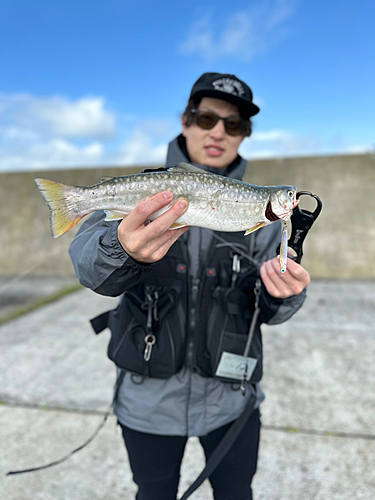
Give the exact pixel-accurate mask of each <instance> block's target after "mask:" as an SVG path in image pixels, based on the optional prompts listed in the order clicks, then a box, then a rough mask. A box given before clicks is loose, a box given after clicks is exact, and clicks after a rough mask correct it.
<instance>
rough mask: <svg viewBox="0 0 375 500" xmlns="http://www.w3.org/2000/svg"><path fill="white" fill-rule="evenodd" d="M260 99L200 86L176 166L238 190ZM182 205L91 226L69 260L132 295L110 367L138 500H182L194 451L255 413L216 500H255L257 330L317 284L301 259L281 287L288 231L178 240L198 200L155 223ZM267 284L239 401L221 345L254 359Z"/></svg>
mask: <svg viewBox="0 0 375 500" xmlns="http://www.w3.org/2000/svg"><path fill="white" fill-rule="evenodd" d="M252 98H253V96H252V92H251V89H250V88H249V87H248V86H247V85H246V84H245V83H244V82H243V81H241V80H239V79H238V78H237V77H236V76H234V75H227V74H218V73H205V74H204V75H202V76H201V77H200V78H199V79H198V80H197V82H196V83H195V84H194V86H193V89H192V91H191V94H190V99H189V103H188V106H187V108H186V110H185V112H184V114H183V117H182V134H181V135H180V136H179V137H178V138H176V139H175V140H174V141H172V142H171V143H170V145H169V149H168V156H167V161H166V165H167V166H174V165H176V164H177V163H179V162H181V161H184V162H188V163H190V164H193V165H195V166H199V167H200V168H202V169H204V170H206V171H209V172H213V173H215V174H218V175H224V176H228V177H231V178H235V179H241V178H242V176H243V174H244V171H245V168H246V161H245V160H244V159H242V158H241V157H240V156H239V155H238V148H239V146H240V144H241V143H242V141H243V140H244V138H245V137H247V136H249V135H250V134H251V121H250V117H252V116H254V115H255V114H257V113H258V111H259V108H258V107H257V106H256V105H255V104H254V103H253V101H252ZM172 197H173V195H172V193H171V192H168V191H167V192H163V193H157V194H155V195H154V196H152V197H151V198H149V199H147V200H146V201H144V202H143V203H141V204H140V205H138V206H137V207H136V208H135V209H134V210H133V211H132V212H131V213H130V214H129V215H128V216H127V217H126V218H125V219H123V220H122V221H121V223H118V222H115V223H113V222H112V223H111V222H105V221H104V214H103V213H102V212H98V213H96V214H94V215H93V216H92V217H91V218H90V219H89V220H88V221H87V222H86V223H85V224H84V225H83V226H82V228H81V230H80V232H79V233H78V235H77V237H76V238H75V240H74V241H73V243H72V246H71V250H70V252H71V257H72V260H73V264H74V267H75V270H76V273H77V276H78V278H79V280H80V282H81V283H82V284H83V285H85V286H87V287H88V288H90V289H92V290H94V291H96V292H97V293H100V294H103V295H111V296H117V295H121V294H123V293H124V292H126V293H125V295H124V296H123V298H122V300H121V303H120V306H119V308H118V310H117V311H116V312H115V313H114V314H112V315H111V320H110V326H111V330H112V340H111V344H110V346H109V355H110V357H111V359H113V360H115V362H116V364H117V365H118V366H119V367H121V368H122V370H119V379H118V387H117V390H116V393H117V394H116V396H117V397H116V402H115V405H114V411H115V413H116V415H117V417H118V421H119V424H120V425H121V427H122V432H123V437H124V440H125V444H126V448H127V451H128V454H129V461H130V466H131V468H132V471H133V477H134V481H135V482H136V484H137V485H138V488H139V489H138V493H137V497H136V499H137V500H175V499H176V495H177V489H178V482H179V471H180V464H181V460H182V456H183V452H184V448H185V444H186V441H187V438H188V437H189V436H199V439H200V442H201V444H202V446H203V448H204V452H205V455H206V459H208V458H209V457H210V456H211V454H212V453H213V451H214V449H215V448H216V446H217V445H218V443H219V442H220V440H221V439H222V437H223V436H224V434H225V433H226V431H227V430H228V429H229V428H230V426H231V424H232V423H233V422H234V421H236V420H237V419H238V418H239V417H240V415H241V414H242V413H243V412H244V410H245V408H249V407H251V410H252V413H251V415H250V417H249V419H248V421H247V422H246V425H245V426H244V428H243V429H242V431H241V434H240V436H239V437H238V439H236V441H235V442H234V444H233V445H232V447H231V449H230V451H229V452H228V453H227V454H226V455H225V457H224V458H223V459H222V461H221V462H220V464H219V465H218V467H217V468H216V470H215V471H214V472H213V473H212V474H211V476H210V482H211V485H212V487H213V491H214V498H215V500H249V499H252V490H251V482H252V478H253V475H254V474H255V471H256V464H257V456H258V445H259V432H260V417H259V410H258V408H259V405H260V403H261V402H262V400H263V399H264V395H263V393H262V391H261V389H260V385H259V380H260V378H261V375H262V348H261V333H260V324H261V323H262V322H267V323H280V322H283V321H285V320H287V319H288V318H290V317H291V316H292V315H293V314H294V313H295V312H296V311H297V310H298V309H299V308H300V306H301V305H302V303H303V300H304V297H305V291H304V289H305V287H306V286H307V285H308V283H309V280H310V278H309V275H308V273H307V271H306V270H305V269H304V268H303V267H302V266H300V265H299V264H297V263H295V262H293V261H291V260H290V259H289V260H288V268H287V271H286V272H285V273H284V274H283V275H281V273H280V270H279V261H278V258H277V256H276V248H277V245H278V243H279V242H280V226H279V224H277V223H275V224H272V225H269V226H266V227H265V228H262V229H260V230H258V231H257V232H255V233H253V234H252V235H250V236H247V237H246V238H245V237H244V236H243V234H241V235H239V234H238V233H220V234H219V233H213V232H212V231H209V230H206V229H202V228H198V227H192V228H186V227H184V228H179V229H176V230H170V231H169V230H168V229H169V228H170V226H171V225H172V224H173V223H174V221H176V220H177V219H178V218H179V217H180V216H181V215H182V214H183V213H184V212H185V210H186V209H187V206H188V201H187V200H177V201H176V202H175V203H174V204H173V205H172V207H171V208H170V210H168V211H167V212H165V213H164V214H163V215H161V216H160V217H158V218H157V219H156V220H154V221H153V222H151V223H149V224H148V223H147V221H148V219H149V217H150V215H151V214H153V213H154V212H156V211H157V210H159V209H161V208H162V207H164V206H166V205H168V204H169V203H170V202H171V200H172ZM244 254H245V255H246V254H247V255H249V259H248V260H249V261H248V260H247V259H244V258H243V256H244ZM254 262H255V264H254ZM256 263H259V266H257V265H256ZM238 266H239V267H238ZM260 280H261V281H260ZM256 283H259V286H260V284H261V288H260V296H259V308H260V314H259V319H258V321H257V324H256V328H255V331H254V337H253V340H252V343H251V348H250V356H251V357H253V358H254V359H257V365H256V368H255V370H254V372H253V373H252V375H251V378H250V380H249V381H248V382H247V383H246V390H245V391H240V390H238V389H239V386H240V384H239V383H236V381H235V380H231V379H228V381H226V379H225V378H223V377H220V376H218V375H217V374H216V372H217V360H218V359H219V357H220V355H221V352H222V350H221V347H218V346H219V345H222V344H226V345H227V346H229V350H230V352H235V351H237V354H238V353H242V352H243V345H244V343H246V340H247V335H248V331H249V325H250V321H251V316H252V314H253V312H254V308H255V305H254V304H255V302H254V300H255V298H254V287H255V286H256ZM229 306H230V307H229ZM223 325H225V326H223ZM163 342H164V343H163ZM233 346H234V350H233V351H232V350H231V347H233ZM224 350H225V349H224ZM120 382H121V383H120Z"/></svg>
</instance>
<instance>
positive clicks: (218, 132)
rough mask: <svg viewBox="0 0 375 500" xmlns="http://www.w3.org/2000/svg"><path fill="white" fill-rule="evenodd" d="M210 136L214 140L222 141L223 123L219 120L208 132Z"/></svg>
mask: <svg viewBox="0 0 375 500" xmlns="http://www.w3.org/2000/svg"><path fill="white" fill-rule="evenodd" d="M210 132H211V133H210V135H211V137H213V138H214V139H217V140H218V139H222V138H223V137H224V136H225V126H224V121H223V120H222V119H220V120H219V121H218V122H217V124H216V125H215V126H214V127H213V128H212V129H211V130H210Z"/></svg>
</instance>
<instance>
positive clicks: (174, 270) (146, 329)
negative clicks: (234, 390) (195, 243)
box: [91, 232, 262, 382]
mask: <svg viewBox="0 0 375 500" xmlns="http://www.w3.org/2000/svg"><path fill="white" fill-rule="evenodd" d="M215 234H216V235H217V236H218V237H219V238H220V240H221V243H220V244H218V245H217V239H216V238H214V237H213V238H212V241H211V245H210V249H209V251H208V253H207V255H206V258H205V259H200V260H201V266H202V267H201V269H200V272H199V276H200V278H197V279H192V278H191V277H190V273H189V256H188V251H187V244H186V239H185V240H183V239H182V238H180V239H179V240H177V241H176V243H174V245H173V246H172V247H171V248H170V250H169V251H168V253H167V255H166V256H165V257H164V258H163V259H161V260H160V261H158V262H156V263H154V264H153V265H152V266H150V268H149V269H146V270H145V272H144V273H143V279H141V281H140V282H139V283H138V284H137V285H136V286H134V287H132V288H131V289H129V290H127V291H126V292H125V293H124V294H123V296H122V298H121V301H120V303H119V305H118V307H117V309H116V310H114V311H110V312H109V313H104V314H103V315H101V316H99V317H98V318H95V319H94V320H92V321H91V323H92V325H93V327H94V330H95V331H96V333H99V332H100V331H101V330H102V329H104V328H105V326H107V325H108V326H109V327H110V330H111V340H110V342H109V346H108V356H109V358H110V359H111V360H112V361H113V362H114V363H115V364H116V365H117V366H118V367H119V368H121V369H123V370H127V371H130V372H132V373H135V374H139V375H142V376H144V377H154V378H169V377H171V376H172V375H173V374H175V373H177V372H178V371H179V370H180V369H181V368H182V366H183V365H187V366H188V367H189V368H190V369H191V370H193V371H197V372H198V373H199V374H201V375H202V376H204V377H215V373H216V370H217V367H218V364H219V361H220V358H221V354H222V352H223V351H226V352H229V353H234V354H240V355H242V354H243V352H244V349H245V346H246V342H247V339H248V333H249V328H250V323H251V318H252V316H253V313H254V303H255V296H254V286H255V282H256V280H257V278H259V271H258V270H257V267H256V266H254V264H252V263H251V262H249V261H248V260H247V259H246V258H244V257H243V255H241V253H242V254H243V253H244V252H245V253H247V254H249V255H250V256H251V255H252V253H253V252H252V245H253V241H254V239H253V238H254V237H253V235H249V236H247V237H244V235H243V232H240V233H227V232H225V233H224V232H216V233H215ZM226 242H227V243H229V244H230V245H231V246H227V245H226ZM236 248H237V249H240V251H239V252H238V253H237V251H236ZM248 355H249V357H251V358H255V359H257V360H258V363H257V366H256V368H255V370H254V372H253V374H252V377H251V379H250V382H258V381H259V380H260V379H261V377H262V338H261V331H260V321H259V320H258V321H257V324H256V326H255V331H254V335H253V338H252V342H251V347H250V351H249V354H248ZM218 378H220V377H218ZM222 380H223V381H226V382H235V381H234V380H231V379H227V378H222Z"/></svg>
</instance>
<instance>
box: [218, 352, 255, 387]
mask: <svg viewBox="0 0 375 500" xmlns="http://www.w3.org/2000/svg"><path fill="white" fill-rule="evenodd" d="M257 363H258V360H257V359H254V358H248V357H244V356H240V355H239V354H232V353H230V352H225V351H224V352H223V353H222V355H221V359H220V363H219V366H218V367H217V370H216V373H215V375H216V376H217V377H225V378H234V379H236V380H243V379H244V377H245V380H250V378H251V375H252V374H253V371H254V370H255V367H256V365H257Z"/></svg>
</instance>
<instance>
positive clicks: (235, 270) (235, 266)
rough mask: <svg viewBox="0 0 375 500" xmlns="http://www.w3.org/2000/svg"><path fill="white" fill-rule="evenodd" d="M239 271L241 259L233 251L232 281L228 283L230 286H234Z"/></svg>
mask: <svg viewBox="0 0 375 500" xmlns="http://www.w3.org/2000/svg"><path fill="white" fill-rule="evenodd" d="M240 271H241V261H240V258H239V255H238V254H236V253H235V254H234V255H233V262H232V282H231V284H230V287H231V288H234V285H235V284H236V281H237V278H238V275H239V273H240Z"/></svg>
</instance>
